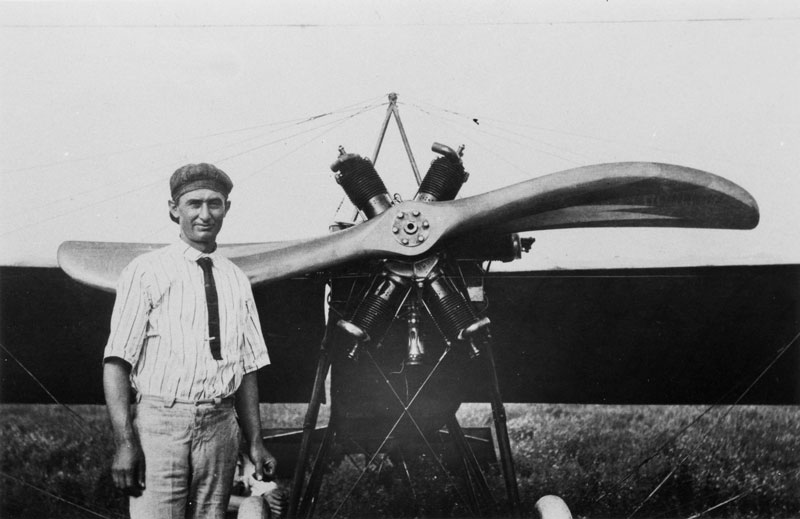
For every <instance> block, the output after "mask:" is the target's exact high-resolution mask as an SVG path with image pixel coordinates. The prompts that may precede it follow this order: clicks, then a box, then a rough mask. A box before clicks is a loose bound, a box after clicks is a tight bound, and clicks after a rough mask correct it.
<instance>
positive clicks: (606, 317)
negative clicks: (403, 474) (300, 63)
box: [2, 96, 800, 517]
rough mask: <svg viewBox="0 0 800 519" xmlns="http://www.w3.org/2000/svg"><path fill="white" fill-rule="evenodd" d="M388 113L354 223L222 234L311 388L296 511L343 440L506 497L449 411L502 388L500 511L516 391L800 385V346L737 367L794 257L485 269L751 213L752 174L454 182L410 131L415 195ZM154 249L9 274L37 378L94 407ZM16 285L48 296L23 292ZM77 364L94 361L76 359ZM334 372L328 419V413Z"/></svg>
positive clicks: (477, 494)
mask: <svg viewBox="0 0 800 519" xmlns="http://www.w3.org/2000/svg"><path fill="white" fill-rule="evenodd" d="M392 116H394V117H395V119H396V121H397V123H398V126H399V127H400V130H401V134H402V135H403V136H404V132H403V128H402V124H401V123H400V118H399V115H398V112H397V108H396V96H395V97H390V104H389V108H388V109H387V112H386V117H385V119H384V122H383V126H382V131H381V134H380V135H381V136H380V139H379V142H378V146H377V147H376V149H375V152H374V154H373V156H372V157H371V158H365V157H362V156H360V155H357V154H354V153H348V152H347V151H346V150H344V149H340V150H339V156H338V157H337V158H336V159H335V161H334V163H333V165H332V166H331V169H332V170H334V171H335V172H336V180H337V182H338V183H339V184H340V185H341V186H342V188H343V190H344V191H345V193H346V195H347V196H348V197H349V199H350V200H351V201H352V203H353V205H354V206H355V208H356V209H357V215H356V216H357V217H354V219H353V221H350V222H336V223H335V224H334V225H332V227H331V229H330V232H329V233H328V234H325V235H323V236H320V237H317V238H311V239H304V240H295V241H290V242H269V243H248V244H236V245H225V246H222V248H221V250H222V251H223V253H225V254H226V255H227V256H228V257H229V258H230V259H232V260H233V261H234V262H235V263H236V264H237V265H239V266H240V267H241V268H242V269H243V270H244V271H245V273H246V274H247V275H248V277H249V278H250V280H251V283H252V284H253V287H254V293H255V297H256V302H257V304H258V307H259V313H260V315H261V317H262V326H263V329H264V331H265V334H266V335H267V336H268V338H269V339H271V340H269V343H270V345H271V350H270V354H271V357H272V361H273V365H275V366H283V367H288V368H290V369H276V370H272V371H271V372H270V376H269V377H261V379H260V382H259V385H260V392H261V396H262V399H263V400H264V401H265V402H303V403H307V404H308V408H307V414H306V418H305V420H304V423H303V424H302V428H298V430H295V431H281V432H280V433H277V434H271V435H270V436H268V438H267V440H268V442H271V443H270V445H273V446H275V448H276V449H278V450H279V451H280V452H284V451H286V452H288V453H289V454H287V459H290V460H291V462H290V463H288V464H287V463H280V465H281V467H282V469H283V470H287V469H288V468H289V467H291V469H292V470H291V474H287V475H291V478H292V489H291V490H292V492H291V497H290V503H289V508H288V515H289V516H290V517H310V516H311V515H312V514H313V512H314V506H315V500H316V497H317V495H318V493H319V489H320V485H321V484H322V480H323V478H324V474H325V471H326V468H327V462H328V461H329V460H330V458H331V457H332V456H333V455H334V454H333V453H334V452H335V451H336V446H337V445H339V446H348V445H349V446H357V448H358V449H359V450H360V451H361V452H363V453H364V454H365V458H366V459H368V460H369V462H368V463H367V464H366V466H365V468H364V472H362V474H361V476H363V474H364V473H365V472H366V471H367V470H368V467H369V465H371V463H372V462H374V461H377V460H381V462H383V461H384V460H388V463H394V464H397V465H404V463H405V461H404V456H407V455H408V453H409V452H411V451H412V450H413V451H414V452H422V453H423V454H425V455H428V456H429V458H430V459H433V460H435V463H436V464H437V468H438V469H440V470H441V473H442V474H444V477H445V478H446V479H447V480H448V481H450V482H452V483H453V485H454V487H458V488H461V489H462V490H459V492H458V495H459V496H460V498H461V499H463V501H464V506H465V509H467V510H468V511H469V513H470V514H471V515H485V514H489V515H492V514H493V513H498V509H493V508H491V506H493V505H490V504H487V503H490V502H492V501H493V498H492V496H491V495H489V494H490V492H489V488H488V485H487V483H486V476H485V474H484V471H483V470H482V464H481V462H480V460H479V459H478V456H476V452H477V451H479V450H480V449H483V450H484V451H486V450H487V439H486V437H480V435H479V434H478V433H477V432H476V433H475V434H473V433H472V431H466V430H465V429H464V428H462V427H461V426H460V424H459V423H458V420H457V418H456V412H457V410H458V408H459V406H460V405H461V404H462V403H465V402H489V403H490V404H491V407H492V411H493V426H494V435H495V437H494V441H496V442H497V452H498V454H499V466H500V472H501V475H502V479H503V483H504V487H505V491H506V501H507V503H506V504H505V505H503V506H504V508H501V509H500V510H501V512H499V513H511V514H514V515H519V514H521V513H522V512H523V511H522V510H520V500H519V495H518V493H517V486H516V476H515V467H514V462H513V452H512V450H511V445H510V442H509V438H508V432H507V430H506V417H505V412H504V406H503V404H504V402H529V403H536V402H561V403H602V404H611V403H623V404H640V403H656V404H666V403H680V404H697V403H709V402H716V403H719V402H734V401H736V402H737V403H766V404H796V403H800V379H799V378H798V377H797V374H796V372H794V370H795V369H796V366H797V365H798V360H800V358H798V355H797V354H796V351H795V352H790V353H789V354H788V355H789V356H790V357H791V356H792V355H793V357H791V358H789V361H787V362H782V363H781V365H780V366H778V367H776V368H775V369H773V370H771V371H770V372H769V373H768V374H767V375H766V376H764V377H762V378H761V379H760V380H759V383H758V384H757V385H755V386H754V387H753V388H752V390H751V391H748V392H747V393H746V395H744V396H742V394H741V393H737V392H735V391H731V386H732V380H734V375H736V376H737V379H738V378H741V379H742V380H748V379H752V376H754V375H755V374H757V368H758V367H759V366H761V365H763V363H764V361H765V359H769V358H770V355H771V354H772V352H774V350H775V349H776V348H777V347H779V346H780V345H782V344H785V343H786V342H788V341H789V340H790V339H791V337H792V335H793V334H794V333H795V330H796V328H797V319H798V311H797V309H798V306H797V290H796V287H797V286H800V284H798V282H800V268H798V267H797V266H795V265H777V266H775V265H766V266H731V267H675V268H649V269H617V270H602V271H597V270H584V271H546V272H499V273H493V272H490V271H489V268H488V265H489V264H490V263H491V262H511V261H514V260H515V259H518V258H520V257H521V255H522V254H527V253H531V252H529V251H533V253H535V244H534V242H533V239H532V238H531V237H530V236H529V233H532V232H544V231H553V230H559V229H571V228H602V227H678V228H704V229H718V230H720V232H731V233H733V232H735V231H742V230H748V229H752V228H754V227H755V226H756V225H757V224H758V221H759V211H758V205H757V203H756V201H755V200H754V199H753V197H752V196H750V194H749V193H747V192H746V191H745V190H744V189H742V188H741V187H739V186H738V185H735V184H733V183H732V182H730V181H727V180H726V179H724V178H722V177H719V176H716V175H713V174H711V173H707V172H704V171H699V170H696V169H692V168H688V167H683V166H677V165H671V164H660V163H648V162H629V163H609V164H598V165H591V166H584V167H579V168H575V169H570V170H566V171H561V172H558V173H553V174H551V175H547V176H543V177H539V178H534V179H532V180H527V181H524V182H521V183H518V184H514V185H510V186H508V187H505V188H501V189H498V190H495V191H491V192H488V193H484V194H480V195H474V196H470V197H466V198H458V192H459V190H460V188H461V186H462V184H463V183H464V182H465V181H466V180H467V176H468V174H467V172H466V169H465V165H464V162H465V159H464V156H463V150H462V149H457V150H456V149H453V148H451V147H449V146H446V145H443V144H438V143H434V144H433V145H432V151H433V152H434V153H435V158H434V159H433V160H432V162H431V165H430V168H429V170H428V171H427V173H426V174H425V175H424V176H422V175H420V174H419V171H418V169H417V167H416V163H415V161H414V158H413V154H412V153H411V151H410V149H409V148H408V143H407V140H406V139H405V138H404V144H405V145H406V149H407V151H408V156H409V159H410V161H411V164H412V169H413V170H414V173H415V178H416V180H417V183H418V191H417V192H416V193H415V194H413V197H412V198H410V199H407V200H404V199H402V198H401V197H399V196H392V195H390V194H389V190H388V189H387V187H386V186H385V184H384V182H383V180H382V179H381V177H380V174H379V173H378V164H377V158H378V151H379V149H380V144H381V142H382V139H383V136H384V134H385V131H386V127H387V125H388V123H389V121H390V119H391V117H392ZM521 233H524V235H521ZM160 246H162V245H160V244H144V243H109V242H65V243H64V244H62V246H61V248H60V249H59V253H58V258H59V264H60V267H61V269H63V272H61V271H58V270H56V269H49V270H47V271H41V270H39V271H38V272H37V273H36V276H35V278H32V277H31V274H32V273H31V272H30V269H27V270H26V269H24V268H17V269H13V270H9V271H7V272H5V273H4V275H3V316H4V324H3V335H4V337H3V342H4V344H12V345H13V344H15V343H17V338H18V337H19V336H21V335H22V334H26V339H25V340H26V343H27V344H28V345H30V346H29V347H28V348H26V349H25V350H24V351H17V352H16V355H17V356H18V357H19V358H20V359H21V360H23V361H24V362H25V363H35V364H41V365H48V366H50V367H51V371H50V372H45V373H40V375H39V376H40V378H41V379H42V380H43V381H44V382H46V383H51V384H53V385H57V386H58V387H59V388H60V396H61V399H62V401H64V402H66V403H101V402H102V401H103V399H102V388H101V384H100V380H101V377H100V362H99V358H100V351H101V349H102V345H103V344H104V342H105V339H106V335H107V333H108V323H109V321H110V312H111V307H112V304H113V297H114V294H113V292H114V286H115V282H116V278H117V276H118V275H119V273H120V272H121V270H122V268H123V267H124V266H125V265H126V264H127V263H128V262H129V261H130V260H131V259H133V258H134V257H135V256H137V255H139V254H142V253H144V252H146V251H149V250H152V249H154V248H156V247H160ZM64 273H66V274H67V275H66V276H65V275H64ZM31 279H36V281H34V282H31V281H30V280H31ZM53 287H57V288H56V289H55V290H54V289H53ZM45 292H46V293H47V298H44V297H42V294H44V293H45ZM22 296H25V297H33V298H37V300H39V299H38V298H39V297H42V299H41V300H42V301H46V303H45V304H42V305H36V306H34V307H23V306H22V305H18V304H14V303H12V301H18V300H19V298H21V297H22ZM31 334H33V336H32V335H31ZM44 359H47V362H45V361H44ZM76 371H79V372H83V373H86V377H80V380H77V379H76V378H75V377H69V376H67V374H68V373H74V372H76ZM329 373H330V402H329V403H330V406H331V415H330V420H329V423H328V424H327V426H325V427H320V426H319V424H318V423H317V422H318V413H319V409H320V406H321V405H322V404H323V403H324V402H325V401H326V399H327V395H326V391H325V381H326V379H327V377H328V374H329ZM748 377H749V378H748ZM2 385H3V387H2V395H3V400H4V401H6V402H37V401H42V400H44V399H45V396H44V395H43V394H42V393H41V392H40V390H39V389H38V388H35V387H33V386H32V385H31V383H30V382H29V381H27V380H26V379H25V377H24V376H22V375H21V374H17V373H14V372H13V371H12V370H11V369H9V367H7V368H6V371H5V373H4V376H3V380H2ZM491 442H492V440H491V438H490V440H488V445H490V447H489V448H488V450H490V451H491V455H495V449H494V448H493V447H491ZM287 443H288V444H290V445H291V446H290V447H288V448H287V447H282V446H285V445H286V444H287ZM412 446H413V447H412ZM443 452H447V453H449V454H450V455H449V456H443V454H442V453H443ZM314 453H316V455H314ZM312 458H313V463H312ZM279 462H280V458H279ZM454 474H456V475H454ZM361 476H359V477H358V478H356V481H354V482H353V486H352V487H350V490H349V491H348V492H346V493H345V495H343V496H342V499H343V502H344V501H346V500H347V499H348V497H349V495H350V493H351V492H352V490H353V488H355V486H356V485H357V484H358V481H359V480H360V479H361ZM455 479H458V481H454V480H455ZM539 507H540V509H539V513H540V515H542V516H545V517H564V516H567V515H568V514H569V511H568V510H567V509H566V505H564V504H563V503H561V502H559V501H558V499H557V498H552V497H546V498H545V499H544V500H543V501H541V502H540V505H539Z"/></svg>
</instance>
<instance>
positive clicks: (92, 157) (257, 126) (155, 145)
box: [0, 96, 383, 175]
mask: <svg viewBox="0 0 800 519" xmlns="http://www.w3.org/2000/svg"><path fill="white" fill-rule="evenodd" d="M381 97H383V96H375V97H372V98H370V99H366V100H364V101H359V102H357V103H352V104H349V105H347V106H343V107H340V108H337V109H334V110H331V111H330V112H324V113H321V114H316V115H311V116H306V117H296V118H293V119H287V120H283V121H274V122H268V123H261V124H255V125H250V126H244V127H242V128H233V129H230V130H222V131H218V132H213V133H208V134H204V135H198V136H195V137H188V138H185V139H176V140H172V141H163V142H157V143H153V144H146V145H143V146H132V147H130V148H123V149H120V150H114V151H108V152H104V153H96V154H92V155H86V156H83V157H74V158H70V159H64V160H57V161H53V162H47V163H42V164H34V165H32V166H25V167H22V168H16V169H8V170H4V171H0V175H6V174H9V173H20V172H27V171H31V170H35V169H46V168H52V167H55V166H63V165H65V164H72V163H75V162H83V161H88V160H96V159H102V158H106V157H113V156H116V155H123V154H126V153H133V152H140V151H144V150H148V149H153V148H159V147H163V146H172V145H175V144H181V143H187V142H194V141H202V140H205V139H209V138H212V137H219V136H223V135H229V134H234V133H241V132H246V131H250V130H256V129H261V128H267V127H288V126H296V125H300V124H304V123H307V122H311V121H314V120H316V119H320V118H323V117H326V116H329V115H334V114H337V113H341V112H345V111H348V110H350V109H351V108H354V107H356V106H360V105H363V104H366V103H374V102H376V101H377V100H378V99H380V98H381ZM280 129H282V128H277V129H276V130H273V132H275V131H279V130H280Z"/></svg>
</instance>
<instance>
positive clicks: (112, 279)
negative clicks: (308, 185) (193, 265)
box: [58, 241, 291, 292]
mask: <svg viewBox="0 0 800 519" xmlns="http://www.w3.org/2000/svg"><path fill="white" fill-rule="evenodd" d="M289 243H291V242H264V243H241V244H232V245H220V246H219V251H220V252H221V253H222V254H223V255H225V256H226V257H228V258H230V259H231V260H232V261H234V262H235V261H236V257H239V256H247V255H251V254H258V253H263V252H265V251H268V250H272V249H276V248H280V247H285V246H286V245H287V244H289ZM165 246H166V244H164V243H121V242H92V241H67V242H64V243H62V244H61V246H60V247H59V248H58V264H59V266H60V267H61V269H62V270H63V271H64V272H66V273H67V275H69V276H70V277H71V278H73V279H75V280H76V281H80V282H81V283H85V284H87V285H89V286H92V287H95V288H99V289H101V290H105V291H107V292H114V291H115V290H116V286H117V279H118V278H119V275H120V273H121V272H122V270H123V269H124V268H125V267H126V266H127V265H128V263H130V262H131V261H132V260H133V259H134V258H135V257H137V256H139V255H141V254H144V253H145V252H150V251H152V250H156V249H160V248H162V247H165Z"/></svg>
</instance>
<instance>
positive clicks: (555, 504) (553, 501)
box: [534, 496, 572, 519]
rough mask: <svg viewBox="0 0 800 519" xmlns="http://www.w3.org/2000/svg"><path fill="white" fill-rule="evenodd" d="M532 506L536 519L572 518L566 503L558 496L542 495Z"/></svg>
mask: <svg viewBox="0 0 800 519" xmlns="http://www.w3.org/2000/svg"><path fill="white" fill-rule="evenodd" d="M534 508H535V510H536V517H537V518H538V519H572V514H571V513H570V511H569V507H568V506H567V503H565V502H564V500H563V499H561V498H560V497H558V496H544V497H542V498H540V499H539V500H538V501H536V505H535V506H534Z"/></svg>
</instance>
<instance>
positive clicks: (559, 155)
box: [410, 104, 589, 165]
mask: <svg viewBox="0 0 800 519" xmlns="http://www.w3.org/2000/svg"><path fill="white" fill-rule="evenodd" d="M410 106H411V107H413V108H416V109H417V110H419V111H421V112H423V113H426V114H428V115H429V116H431V117H436V118H437V119H439V120H441V121H443V122H445V123H448V125H449V126H450V127H451V128H454V125H453V124H452V121H451V120H450V119H445V116H447V115H454V116H456V117H458V118H459V119H465V120H467V121H468V123H467V126H468V127H470V128H472V129H473V130H474V131H477V132H479V133H481V134H483V135H487V136H490V137H495V138H497V139H500V140H503V141H506V142H508V143H511V144H515V145H517V146H524V147H526V148H530V146H529V145H528V144H527V143H523V142H520V141H519V140H515V139H513V138H512V137H516V138H522V139H524V140H526V141H530V142H532V143H534V144H536V145H539V146H546V147H548V148H552V149H554V150H557V152H556V151H548V150H546V149H542V148H541V147H537V148H530V149H532V150H533V151H535V152H537V153H541V154H542V155H547V156H550V157H553V158H556V159H559V160H563V161H564V162H567V163H569V164H572V165H581V164H584V163H586V161H588V160H589V157H588V156H587V155H585V154H582V153H578V152H576V151H574V150H573V149H570V148H567V147H565V146H558V145H556V144H553V143H552V142H549V141H546V140H543V139H537V138H535V137H533V136H531V135H527V134H524V133H520V132H517V131H512V130H509V129H506V128H503V127H502V126H499V125H497V124H495V125H491V126H489V125H487V124H479V121H478V119H477V118H470V117H469V116H468V115H464V114H460V113H458V112H454V111H452V110H446V109H443V108H442V109H437V110H438V111H440V112H442V113H441V114H437V115H435V114H433V113H432V112H430V111H428V110H426V109H425V108H424V107H422V106H420V105H418V104H411V105H410ZM480 121H483V122H485V121H497V120H493V119H490V118H484V117H481V118H480ZM490 128H491V130H495V131H491V130H490ZM497 132H501V133H497ZM503 134H507V135H510V136H511V137H509V136H506V135H503ZM462 135H463V133H462ZM484 148H485V147H484ZM564 154H570V155H575V156H577V157H580V158H581V159H582V160H581V161H576V160H573V159H571V158H569V157H566V156H565V155H564Z"/></svg>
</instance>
